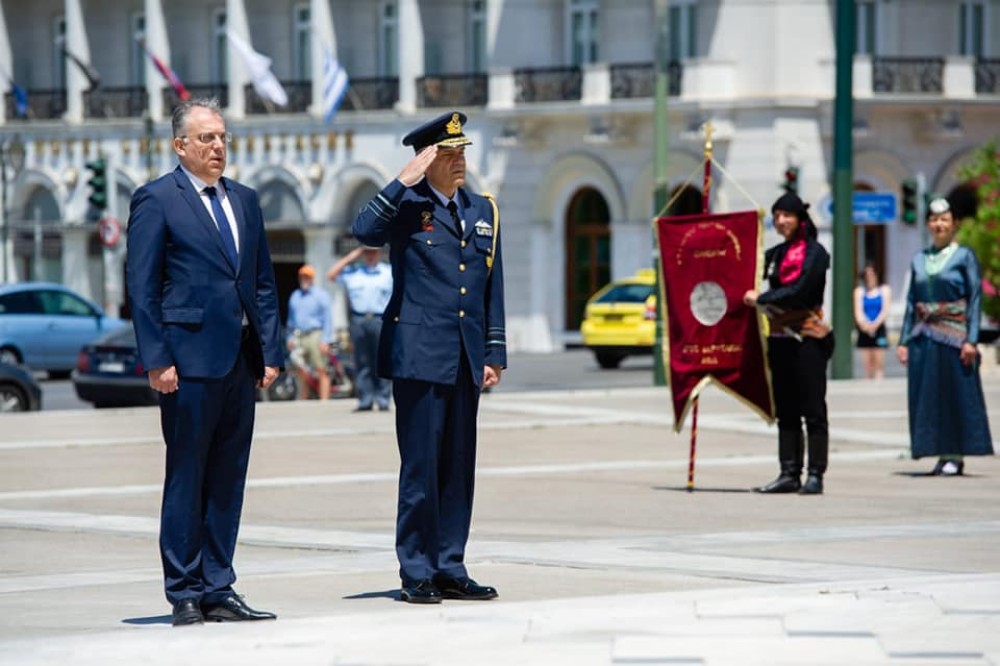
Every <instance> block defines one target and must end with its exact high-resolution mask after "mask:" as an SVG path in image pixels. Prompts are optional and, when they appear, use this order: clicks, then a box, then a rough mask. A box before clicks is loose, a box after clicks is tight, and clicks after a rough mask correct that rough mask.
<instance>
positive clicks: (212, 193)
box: [203, 187, 239, 268]
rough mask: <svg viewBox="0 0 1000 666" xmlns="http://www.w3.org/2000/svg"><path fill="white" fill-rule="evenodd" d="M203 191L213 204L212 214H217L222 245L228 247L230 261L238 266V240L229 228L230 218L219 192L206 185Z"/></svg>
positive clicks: (234, 265)
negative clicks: (223, 207) (227, 216)
mask: <svg viewBox="0 0 1000 666" xmlns="http://www.w3.org/2000/svg"><path fill="white" fill-rule="evenodd" d="M203 192H205V194H207V195H208V201H209V203H211V204H212V215H214V216H215V226H216V227H218V228H219V235H220V236H222V247H224V248H225V249H226V257H228V258H229V263H230V264H232V265H233V268H236V264H237V262H239V258H238V256H237V254H236V241H235V240H233V230H232V229H230V228H229V220H228V219H227V218H226V211H224V210H223V209H222V202H221V201H219V193H218V192H216V190H215V188H214V187H206V188H205V189H204V190H203Z"/></svg>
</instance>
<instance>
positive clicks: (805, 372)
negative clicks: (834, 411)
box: [767, 336, 828, 436]
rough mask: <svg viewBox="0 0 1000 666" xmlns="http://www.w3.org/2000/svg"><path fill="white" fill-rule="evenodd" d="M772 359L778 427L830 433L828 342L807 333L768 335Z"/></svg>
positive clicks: (769, 356)
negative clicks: (803, 423)
mask: <svg viewBox="0 0 1000 666" xmlns="http://www.w3.org/2000/svg"><path fill="white" fill-rule="evenodd" d="M767 355H768V361H769V363H770V365H771V379H772V382H773V384H772V385H773V387H774V407H775V411H776V412H777V416H778V430H783V431H792V432H796V433H801V432H802V422H803V421H805V424H806V432H807V433H809V435H812V436H816V435H820V436H826V435H827V430H828V425H827V416H826V364H827V349H826V346H825V345H824V342H823V341H821V340H818V339H816V338H810V337H805V336H803V338H802V342H799V341H798V340H796V339H795V338H791V337H787V338H786V337H772V338H769V339H768V351H767Z"/></svg>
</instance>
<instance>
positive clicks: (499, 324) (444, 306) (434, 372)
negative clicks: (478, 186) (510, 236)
mask: <svg viewBox="0 0 1000 666" xmlns="http://www.w3.org/2000/svg"><path fill="white" fill-rule="evenodd" d="M455 201H456V202H458V205H459V211H458V214H459V217H461V218H462V219H464V220H465V231H464V233H463V234H462V235H461V237H459V235H458V232H457V231H456V230H455V227H454V224H453V222H452V219H451V214H450V213H449V211H448V209H447V208H445V207H444V206H442V205H441V202H440V200H439V199H438V198H437V196H436V195H435V194H434V193H433V192H432V191H431V189H430V187H429V186H428V185H427V181H426V180H423V181H421V182H420V183H418V184H416V185H414V186H413V187H409V188H408V187H406V186H405V185H404V184H403V183H401V182H400V181H399V180H398V179H397V180H393V181H392V182H391V183H389V184H388V185H387V186H386V187H385V188H384V189H383V190H382V191H381V192H379V194H378V195H377V196H376V197H375V198H374V199H372V200H371V201H370V202H369V203H368V204H367V205H366V206H365V207H364V208H362V209H361V211H360V213H359V214H358V216H357V218H356V219H355V221H354V235H355V236H356V237H357V238H358V240H360V241H361V242H362V243H364V244H366V245H372V246H381V245H384V244H385V243H386V242H388V243H389V244H390V252H389V261H390V263H391V265H392V278H393V292H392V298H391V299H390V301H389V305H388V307H387V308H386V310H385V314H384V315H383V324H382V335H381V339H380V344H379V359H378V371H379V374H380V375H381V376H383V377H387V378H398V379H415V380H421V381H427V382H434V383H438V384H450V385H454V384H455V383H456V377H457V374H458V369H459V361H460V358H461V357H460V356H459V352H460V350H462V351H464V353H465V354H466V355H467V358H468V363H469V366H470V367H471V369H472V374H473V380H474V382H475V384H476V386H482V381H483V367H484V366H485V365H499V366H501V367H506V366H507V347H506V337H505V332H504V303H503V259H502V252H501V249H500V248H501V244H500V238H499V237H498V238H497V239H496V244H495V247H496V249H495V256H493V254H494V249H493V248H494V239H493V234H494V228H496V232H495V233H497V234H499V228H498V227H497V226H496V225H494V223H493V222H494V220H493V215H494V214H493V206H492V204H491V203H490V202H489V200H488V199H486V198H485V197H482V196H479V195H477V194H473V193H471V192H468V191H466V190H465V189H463V188H459V190H458V191H457V193H456V195H455ZM487 259H492V265H493V266H492V269H490V267H489V264H488V262H487Z"/></svg>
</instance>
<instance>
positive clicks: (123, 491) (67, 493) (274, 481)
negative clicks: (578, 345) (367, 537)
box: [0, 450, 902, 501]
mask: <svg viewBox="0 0 1000 666" xmlns="http://www.w3.org/2000/svg"><path fill="white" fill-rule="evenodd" d="M900 455H902V451H890V450H876V451H845V452H841V453H836V452H835V453H832V454H830V457H831V458H832V459H833V460H835V461H845V462H847V461H851V462H867V461H872V460H891V459H895V458H899V457H900ZM687 464H688V463H687V460H682V459H677V460H608V461H603V462H583V463H557V464H550V465H519V466H516V467H483V468H480V469H478V470H477V471H476V476H477V477H480V478H487V477H516V476H546V475H554V474H579V473H585V472H618V471H628V470H669V469H687ZM765 464H766V465H771V464H774V456H773V455H759V456H728V457H724V458H702V459H699V460H698V466H699V467H739V466H743V465H765ZM398 479H399V474H398V473H397V472H359V473H353V474H320V475H310V476H280V477H271V478H262V479H253V478H251V479H247V487H248V488H293V487H303V486H334V485H345V484H352V483H395V482H396V481H398ZM162 488H163V486H162V485H161V484H152V483H150V484H143V485H138V484H135V485H124V486H90V487H81V488H51V489H41V490H11V491H7V492H0V501H13V500H18V501H23V500H43V499H67V498H82V497H107V496H118V495H144V494H149V493H159V492H160V491H161V490H162Z"/></svg>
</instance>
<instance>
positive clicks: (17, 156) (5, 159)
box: [0, 134, 24, 283]
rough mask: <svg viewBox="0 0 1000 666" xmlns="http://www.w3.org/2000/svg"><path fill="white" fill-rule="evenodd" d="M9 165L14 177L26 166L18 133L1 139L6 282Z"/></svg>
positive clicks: (1, 246) (1, 245)
mask: <svg viewBox="0 0 1000 666" xmlns="http://www.w3.org/2000/svg"><path fill="white" fill-rule="evenodd" d="M7 167H10V168H11V170H12V171H13V176H14V178H17V174H18V173H19V172H20V171H21V168H22V167H24V144H23V143H22V142H21V139H20V137H19V136H17V135H16V134H15V135H14V136H13V137H11V138H10V139H7V140H3V141H0V190H2V203H0V207H2V211H0V212H2V213H3V227H2V229H0V252H2V254H3V269H2V270H3V274H2V275H0V282H2V283H6V282H7V280H8V278H9V277H10V274H9V272H8V267H7V254H8V252H7V239H8V237H9V234H10V206H9V205H8V193H7V183H8V176H7Z"/></svg>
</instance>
